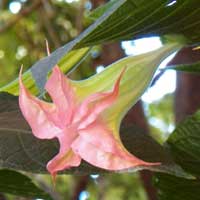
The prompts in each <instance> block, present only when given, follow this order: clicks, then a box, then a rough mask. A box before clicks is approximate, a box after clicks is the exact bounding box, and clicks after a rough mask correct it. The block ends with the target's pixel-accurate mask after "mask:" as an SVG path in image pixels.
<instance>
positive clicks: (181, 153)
mask: <svg viewBox="0 0 200 200" xmlns="http://www.w3.org/2000/svg"><path fill="white" fill-rule="evenodd" d="M167 144H168V145H169V147H170V149H171V152H172V153H173V155H174V157H175V160H176V161H177V162H178V163H179V164H180V165H181V166H182V167H183V168H184V169H185V170H187V171H188V172H190V173H192V174H194V175H197V176H200V167H199V166H200V112H197V113H196V114H194V115H192V116H190V117H188V118H187V119H186V120H184V121H183V122H181V123H180V124H179V125H178V126H177V128H176V129H175V130H174V132H173V133H172V134H171V136H170V137H169V139H168V141H167Z"/></svg>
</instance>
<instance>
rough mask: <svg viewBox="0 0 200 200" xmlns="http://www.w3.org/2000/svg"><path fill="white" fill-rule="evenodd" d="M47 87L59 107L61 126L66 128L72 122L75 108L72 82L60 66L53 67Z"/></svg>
mask: <svg viewBox="0 0 200 200" xmlns="http://www.w3.org/2000/svg"><path fill="white" fill-rule="evenodd" d="M45 89H46V90H47V92H48V93H49V94H50V96H51V98H52V100H53V102H54V103H55V105H56V107H57V109H58V116H59V126H60V127H62V128H64V127H65V126H66V125H68V124H70V123H71V120H72V117H73V112H74V108H75V97H74V91H73V88H72V87H71V85H70V82H69V81H68V79H67V78H66V77H65V76H64V74H63V73H62V72H61V71H60V69H59V67H58V66H55V67H54V68H53V72H52V74H51V76H50V78H49V79H48V81H47V83H46V85H45Z"/></svg>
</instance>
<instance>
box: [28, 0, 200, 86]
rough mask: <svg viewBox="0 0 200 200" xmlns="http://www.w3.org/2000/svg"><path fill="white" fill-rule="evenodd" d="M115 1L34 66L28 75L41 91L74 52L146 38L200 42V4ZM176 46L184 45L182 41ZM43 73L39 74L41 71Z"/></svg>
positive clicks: (189, 2)
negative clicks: (50, 74) (54, 70)
mask: <svg viewBox="0 0 200 200" xmlns="http://www.w3.org/2000/svg"><path fill="white" fill-rule="evenodd" d="M168 4H169V1H168V0H163V1H158V0H152V1H149V0H140V1H138V0H118V1H116V2H115V3H114V4H113V5H112V6H111V7H109V9H108V10H106V12H105V13H104V14H103V15H102V16H101V17H100V18H99V19H98V20H96V22H95V23H94V24H92V25H91V26H90V27H89V28H88V29H86V30H85V31H84V32H83V33H82V34H80V35H79V36H78V37H77V38H76V39H75V40H73V41H72V42H70V43H68V44H66V45H64V46H63V47H61V48H59V49H57V50H56V51H54V52H53V53H52V54H51V56H49V57H47V58H44V59H42V60H41V61H39V62H37V63H36V64H34V65H33V67H32V69H31V72H32V74H33V77H34V79H35V80H36V82H37V85H38V87H39V88H40V89H43V88H44V85H45V81H46V76H47V74H48V72H49V71H50V70H51V69H52V67H53V66H55V64H56V63H57V62H59V60H60V59H61V58H62V57H63V56H64V55H65V54H67V53H68V52H70V51H71V50H72V49H74V48H80V47H84V46H90V45H94V44H101V43H103V42H108V41H114V40H115V41H119V40H125V39H136V38H140V37H144V36H149V35H160V36H163V35H166V34H178V35H181V36H182V35H183V36H184V38H186V39H187V42H189V43H196V42H199V40H200V31H199V30H200V29H199V25H200V19H199V10H200V6H199V0H190V1H188V0H181V1H176V3H175V4H174V5H172V6H169V5H168ZM176 40H177V42H180V43H184V44H185V43H186V41H185V40H182V37H178V38H176ZM41 69H42V70H41Z"/></svg>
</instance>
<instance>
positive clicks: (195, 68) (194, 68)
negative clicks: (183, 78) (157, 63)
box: [164, 62, 200, 74]
mask: <svg viewBox="0 0 200 200" xmlns="http://www.w3.org/2000/svg"><path fill="white" fill-rule="evenodd" d="M170 69H173V70H176V71H180V72H188V73H195V74H199V73H200V62H196V63H192V64H185V65H175V66H169V67H166V68H165V69H164V70H170Z"/></svg>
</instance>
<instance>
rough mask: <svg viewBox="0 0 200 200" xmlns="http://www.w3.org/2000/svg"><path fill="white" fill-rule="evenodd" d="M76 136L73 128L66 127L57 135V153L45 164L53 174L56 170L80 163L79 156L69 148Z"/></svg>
mask: <svg viewBox="0 0 200 200" xmlns="http://www.w3.org/2000/svg"><path fill="white" fill-rule="evenodd" d="M77 136H78V133H77V132H76V129H75V128H66V129H65V130H63V132H62V134H60V135H59V137H58V140H59V143H60V150H59V153H58V154H57V155H56V156H55V157H54V158H53V159H52V160H51V161H49V162H48V164H47V170H48V171H49V172H50V173H51V174H52V175H53V176H55V174H56V173H57V172H58V171H62V170H64V169H68V168H70V167H77V166H79V165H80V163H81V157H80V156H79V155H77V154H75V153H74V152H73V151H72V149H71V144H72V142H73V141H74V139H75V138H76V137H77Z"/></svg>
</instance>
